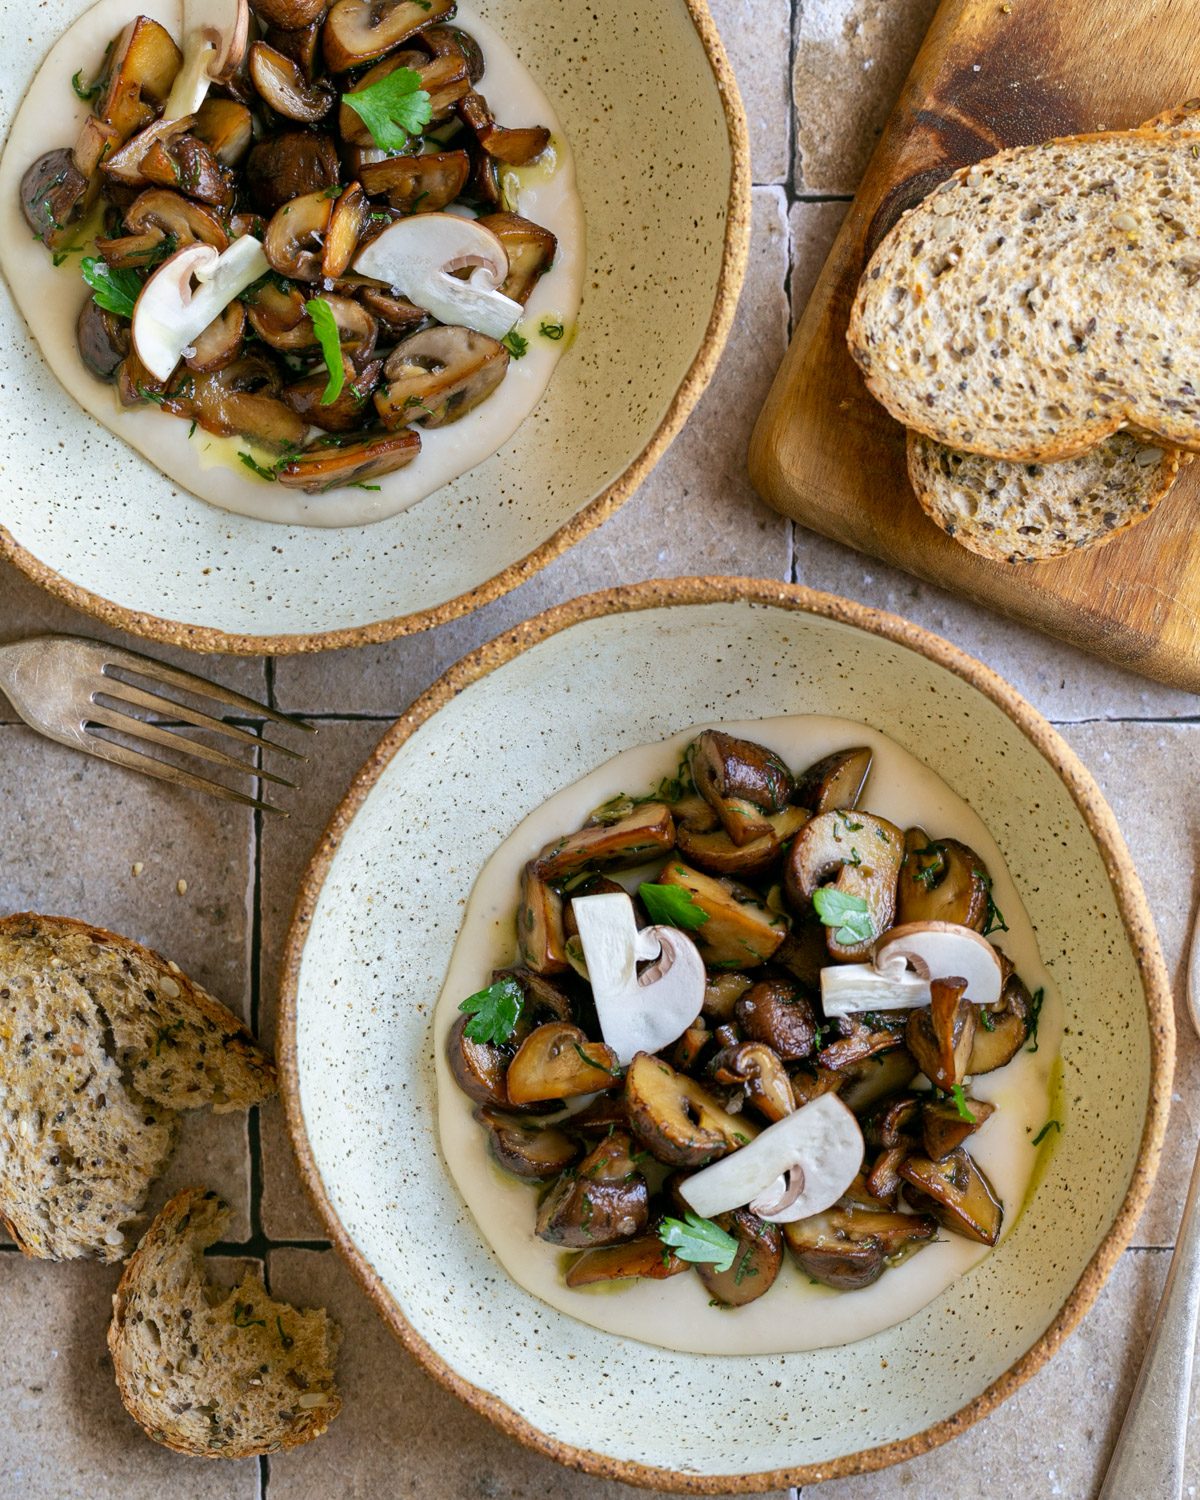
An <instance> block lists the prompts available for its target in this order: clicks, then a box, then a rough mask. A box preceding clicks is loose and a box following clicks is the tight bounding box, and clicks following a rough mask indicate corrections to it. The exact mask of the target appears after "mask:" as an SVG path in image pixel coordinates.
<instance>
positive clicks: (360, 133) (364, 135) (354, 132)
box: [338, 51, 471, 155]
mask: <svg viewBox="0 0 1200 1500" xmlns="http://www.w3.org/2000/svg"><path fill="white" fill-rule="evenodd" d="M397 68H407V69H408V70H409V71H410V72H413V73H415V74H416V75H417V79H418V82H417V84H416V87H417V88H419V89H421V90H422V91H423V92H424V93H426V94H428V95H429V109H430V121H431V123H434V124H436V123H437V121H439V120H444V119H445V118H446V116H447V115H448V114H449V113H450V111H451V110H452V109H453V108H454V105H455V103H456V102H457V101H458V100H459V99H461V98H462V96H463V95H464V94H465V93H467V91H468V90H469V89H470V87H471V80H470V77H469V76H468V71H467V59H466V57H465V56H463V54H462V53H461V52H457V53H456V52H451V51H447V52H444V53H442V54H441V55H440V56H434V57H430V56H429V55H428V54H427V53H426V52H417V51H406V52H399V53H392V55H391V56H390V57H385V58H384V60H383V61H382V62H380V63H376V65H375V66H374V67H373V68H371V69H370V70H369V71H368V72H366V73H364V74H363V76H362V77H361V78H360V79H359V80H358V82H357V83H356V84H355V85H354V91H353V93H351V94H343V95H342V105H341V109H340V110H339V112H338V133H339V134H340V135H341V137H342V140H343V141H345V142H346V143H347V144H348V145H351V146H363V147H368V148H369V147H371V146H373V145H374V144H375V137H374V136H373V135H372V134H371V132H370V130H369V129H368V128H367V125H366V122H365V121H364V120H363V118H362V116H361V115H360V114H359V113H358V111H357V110H356V109H355V108H354V106H353V104H351V103H348V102H347V101H348V100H350V99H353V97H354V94H356V93H361V92H362V91H363V90H364V89H369V88H371V87H373V85H375V84H377V83H381V82H382V81H383V79H385V78H387V77H388V76H389V75H390V74H392V73H394V72H395V71H396V69H397ZM419 146H420V137H419V136H418V137H415V138H414V140H413V147H412V149H414V150H416V149H418V148H419ZM464 155H465V153H464Z"/></svg>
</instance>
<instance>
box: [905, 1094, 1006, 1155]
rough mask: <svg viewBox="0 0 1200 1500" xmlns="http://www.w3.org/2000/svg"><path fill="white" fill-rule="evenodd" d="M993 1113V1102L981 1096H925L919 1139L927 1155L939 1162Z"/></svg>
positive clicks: (994, 1107)
mask: <svg viewBox="0 0 1200 1500" xmlns="http://www.w3.org/2000/svg"><path fill="white" fill-rule="evenodd" d="M995 1112H996V1106H995V1105H994V1104H988V1103H987V1102H986V1101H985V1100H983V1099H972V1098H971V1097H970V1096H969V1095H968V1096H966V1097H964V1099H963V1101H962V1104H961V1105H960V1104H959V1103H958V1101H957V1100H956V1099H926V1100H925V1101H924V1103H923V1104H922V1106H921V1140H922V1141H923V1142H924V1145H925V1154H926V1156H929V1157H931V1158H932V1159H933V1160H934V1161H941V1159H942V1158H943V1157H944V1156H949V1155H950V1153H951V1151H954V1150H956V1149H957V1148H958V1147H959V1146H961V1145H962V1143H963V1142H964V1141H965V1140H966V1139H967V1137H968V1136H969V1135H974V1133H975V1131H977V1130H978V1129H979V1127H980V1126H981V1125H983V1124H984V1122H985V1121H987V1120H989V1119H990V1118H991V1117H992V1115H993V1114H995Z"/></svg>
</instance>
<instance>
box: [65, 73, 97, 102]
mask: <svg viewBox="0 0 1200 1500" xmlns="http://www.w3.org/2000/svg"><path fill="white" fill-rule="evenodd" d="M82 79H83V69H82V68H80V69H79V71H78V72H77V73H72V74H71V87H72V88H73V89H74V90H75V93H76V95H77V96H78V97H79V98H80V99H86V100H91V99H94V98H95V97H96V95H97V94H98V93H99V92H100V90H101V89H102V88H103V87H104V80H103V78H97V79H96V81H95V83H83V82H82Z"/></svg>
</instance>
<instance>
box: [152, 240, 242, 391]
mask: <svg viewBox="0 0 1200 1500" xmlns="http://www.w3.org/2000/svg"><path fill="white" fill-rule="evenodd" d="M270 269H271V268H270V265H269V264H268V262H267V258H266V256H265V255H264V254H263V247H262V245H261V244H259V242H258V241H257V240H256V239H254V238H253V237H252V236H251V235H243V236H242V238H241V239H240V240H234V242H233V244H232V245H230V247H229V249H228V250H226V251H225V252H224V253H223V254H220V255H218V253H217V252H216V251H215V250H214V249H213V248H212V246H211V245H201V244H196V245H189V246H188V247H187V248H186V249H184V250H179V251H177V252H176V253H175V254H174V255H173V256H172V257H171V258H170V260H167V261H164V262H163V264H162V265H161V266H160V267H159V268H158V270H157V271H155V273H154V275H153V276H151V277H150V279H149V280H148V281H147V282H146V284H145V286H143V287H142V290H141V294H140V295H139V297H138V299H137V303H136V305H135V307H134V309H133V346H134V349H135V350H136V351H137V356H138V358H139V359H140V360H141V362H142V363H143V364H144V365H145V366H146V368H147V369H148V370H149V371H150V373H151V374H152V375H153V376H155V377H156V379H158V380H167V379H169V378H170V375H171V372H172V370H174V368H175V366H176V365H177V364H178V363H179V360H180V358H181V357H182V355H183V352H184V350H185V349H187V348H189V347H190V346H191V345H192V344H193V342H194V341H195V340H196V339H197V338H198V337H199V336H200V334H202V333H203V332H204V330H205V329H206V328H207V327H208V325H209V324H210V323H211V322H212V321H213V319H214V318H216V317H217V315H218V314H219V313H222V312H224V310H225V309H226V308H227V307H228V306H229V304H230V303H231V302H232V301H233V300H234V298H235V297H237V296H239V295H240V294H241V293H242V292H244V291H245V290H246V288H247V287H248V286H250V285H252V283H254V282H255V281H257V280H258V278H259V277H260V276H265V275H266V273H267V272H268V271H269V270H270ZM193 279H194V280H195V281H197V282H199V286H198V287H196V288H195V290H193V288H192V282H193Z"/></svg>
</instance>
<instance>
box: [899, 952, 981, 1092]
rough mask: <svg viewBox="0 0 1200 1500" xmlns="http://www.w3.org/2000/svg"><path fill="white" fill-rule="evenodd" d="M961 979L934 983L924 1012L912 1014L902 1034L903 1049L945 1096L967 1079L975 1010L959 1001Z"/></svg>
mask: <svg viewBox="0 0 1200 1500" xmlns="http://www.w3.org/2000/svg"><path fill="white" fill-rule="evenodd" d="M965 988H966V986H965V984H964V982H963V980H961V979H935V980H934V981H933V982H932V984H931V985H930V990H931V992H932V996H933V1000H932V1004H931V1005H930V1007H929V1009H928V1010H925V1009H922V1010H914V1011H913V1012H912V1014H911V1015H910V1016H909V1018H908V1026H907V1028H906V1030H905V1033H904V1040H905V1045H906V1046H907V1048H908V1050H909V1051H910V1052H911V1053H912V1055H913V1057H914V1058H915V1059H916V1060H917V1062H918V1063H919V1064H920V1067H921V1071H922V1072H923V1073H924V1074H925V1076H926V1078H928V1079H929V1080H930V1082H931V1083H933V1084H935V1085H936V1086H937V1087H938V1088H939V1089H942V1090H944V1091H945V1092H946V1093H949V1092H950V1090H951V1089H952V1088H953V1087H954V1086H955V1084H960V1083H962V1081H963V1079H964V1078H965V1077H966V1076H967V1064H968V1062H969V1061H970V1057H971V1047H972V1045H973V1043H974V1041H975V1027H976V1013H975V1007H974V1006H973V1005H971V1004H970V1003H969V1002H968V1001H966V1000H964V999H963V998H962V994H963V991H964V989H965Z"/></svg>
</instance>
